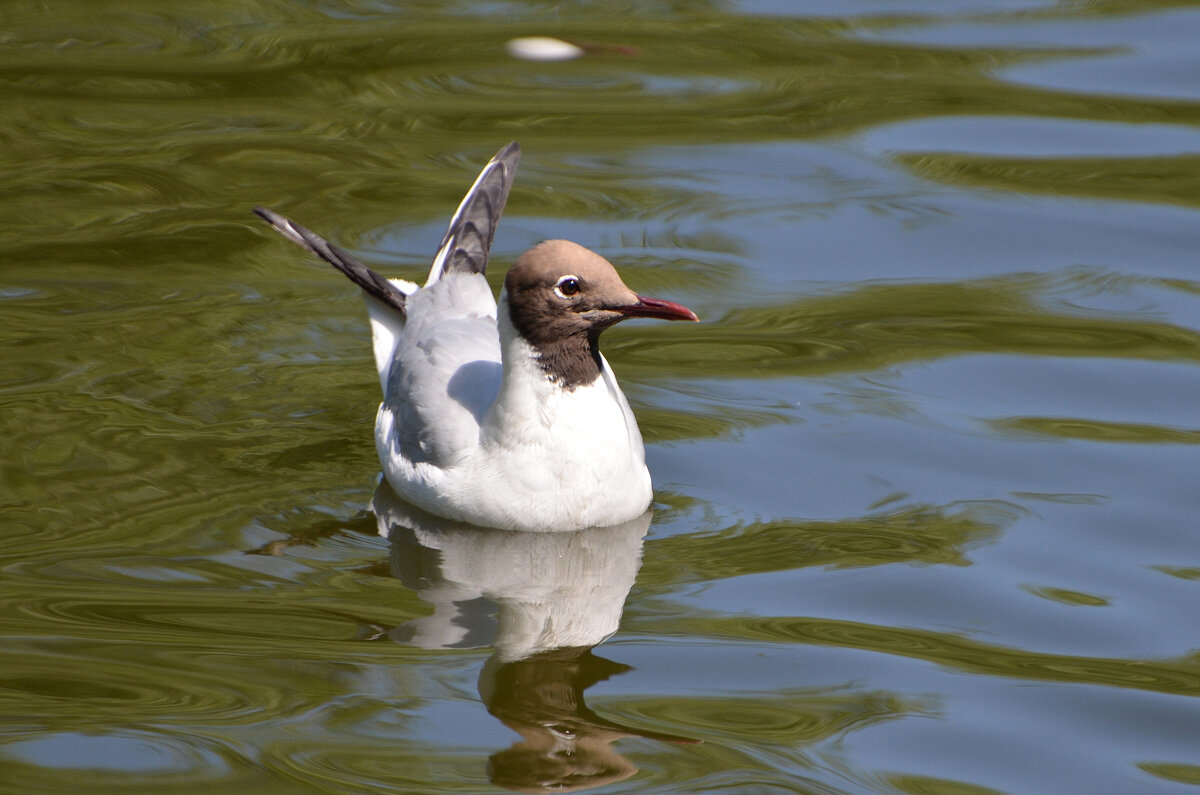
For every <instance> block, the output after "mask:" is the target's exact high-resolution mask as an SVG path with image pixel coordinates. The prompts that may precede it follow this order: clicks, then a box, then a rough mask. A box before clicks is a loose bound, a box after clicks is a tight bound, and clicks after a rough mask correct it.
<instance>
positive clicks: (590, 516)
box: [255, 143, 696, 531]
mask: <svg viewBox="0 0 1200 795" xmlns="http://www.w3.org/2000/svg"><path fill="white" fill-rule="evenodd" d="M519 158H520V147H519V146H517V144H515V143H513V144H509V145H508V146H507V147H505V148H504V149H502V150H500V152H498V153H497V155H496V156H495V157H494V158H492V160H491V161H490V162H489V163H488V164H487V165H486V166H485V167H484V169H483V171H482V172H481V173H480V175H479V178H478V179H477V180H476V181H475V184H474V185H472V186H471V189H470V190H469V191H468V192H467V195H466V197H465V198H464V199H463V201H462V204H460V205H459V207H458V210H457V211H456V212H455V214H454V216H453V217H452V218H451V219H450V225H449V227H448V229H447V231H446V235H445V237H444V238H443V239H442V244H441V246H440V247H439V250H438V252H437V255H436V256H435V257H434V260H433V266H432V268H431V269H430V272H429V278H428V280H427V281H426V282H425V285H424V286H422V287H418V286H417V285H416V284H413V283H412V282H407V281H403V280H388V279H384V278H383V277H382V276H380V275H379V274H378V273H375V272H374V271H372V270H371V269H370V268H368V267H367V266H365V265H363V264H362V263H361V262H359V261H358V260H356V259H354V257H352V256H350V255H348V254H346V253H345V252H343V251H341V250H340V249H338V248H337V247H336V246H333V245H332V244H330V243H329V242H328V241H327V240H325V239H324V238H322V237H320V236H318V235H315V234H313V233H312V232H310V231H309V230H307V229H305V228H304V227H302V226H299V225H298V224H294V223H292V222H291V221H289V220H288V219H286V218H284V217H283V216H281V215H279V214H278V213H275V212H273V211H271V210H268V209H266V208H262V207H260V208H258V209H256V211H255V212H257V213H258V214H259V215H260V216H262V217H263V218H264V219H265V220H266V221H267V222H268V223H270V224H271V225H272V226H273V227H275V229H276V230H278V231H279V232H280V233H281V234H282V235H283V236H284V237H286V238H288V239H289V240H291V241H293V242H294V243H297V244H299V245H301V246H304V247H305V248H307V249H309V250H310V251H312V252H314V253H316V254H317V255H318V256H320V257H321V258H322V259H324V260H326V261H327V262H329V263H330V264H331V265H333V266H334V267H335V268H337V269H338V270H339V271H341V272H342V273H343V274H345V275H346V276H347V277H348V278H349V279H350V280H351V281H353V282H354V283H355V284H357V285H358V286H359V287H361V288H362V289H363V291H364V295H365V296H366V301H367V313H368V315H369V317H370V319H371V333H372V337H373V343H372V344H373V349H374V352H375V364H376V367H377V368H378V371H379V383H380V386H381V387H382V389H383V403H382V404H381V405H380V407H379V414H378V416H377V418H376V421H375V445H376V448H377V449H378V451H379V460H380V462H381V463H382V465H383V471H384V475H385V476H386V477H387V480H388V482H389V483H390V484H391V485H392V487H393V488H394V489H395V490H396V492H397V493H399V494H400V496H402V497H404V498H405V499H407V500H410V501H411V502H413V503H414V504H416V505H417V506H418V507H420V508H423V509H424V510H426V511H428V512H429V513H432V514H435V515H437V516H441V517H444V518H448V519H452V520H456V521H461V522H469V523H471V524H476V525H483V526H486V527H493V528H500V529H505V530H534V531H553V530H580V529H583V528H585V527H604V526H611V525H616V524H621V523H623V522H627V521H630V520H632V519H634V518H635V517H637V516H640V515H641V514H642V513H643V512H644V511H645V510H646V509H647V508H648V507H649V505H650V500H651V496H652V491H651V485H650V473H649V471H648V470H647V469H646V461H645V452H644V450H643V447H642V435H641V432H640V431H639V430H638V426H637V421H636V420H635V419H634V416H633V412H632V411H630V409H629V403H628V401H626V400H625V396H624V395H623V394H622V393H621V389H620V387H618V386H617V379H616V377H615V376H614V375H613V372H612V369H611V368H610V367H609V366H608V362H607V361H605V360H604V357H603V356H601V355H600V351H599V346H598V338H599V335H600V332H601V331H603V330H604V329H606V328H608V327H609V326H611V325H613V324H614V323H617V322H619V321H621V320H623V319H625V318H628V317H657V318H662V319H667V320H696V315H695V313H693V312H692V311H691V310H690V309H687V308H686V307H682V306H680V305H678V304H674V303H671V302H670V301H662V300H659V299H654V298H646V297H644V296H640V295H637V294H636V293H634V292H633V291H632V290H630V289H629V288H628V287H626V286H625V284H624V283H623V282H622V281H621V279H620V276H618V275H617V272H616V269H615V268H614V267H613V266H612V263H610V262H608V261H607V260H605V259H604V258H603V257H601V256H600V255H598V254H595V253H594V252H591V251H588V250H587V249H585V248H583V247H582V246H578V245H576V244H574V243H569V242H567V241H564V240H556V241H546V242H544V243H542V244H539V245H538V246H535V247H534V248H532V249H530V250H529V251H527V252H525V253H524V254H522V255H521V256H520V257H518V258H517V261H516V263H514V265H513V266H512V268H510V269H509V272H508V274H507V275H506V277H505V288H504V290H503V291H502V292H501V295H500V301H499V304H497V302H496V300H495V299H494V298H493V297H492V291H491V287H490V286H489V285H488V282H487V279H486V278H485V276H484V273H485V272H486V267H487V258H488V251H489V249H490V247H491V243H492V235H493V234H494V232H495V228H496V223H497V222H498V221H499V219H500V213H501V210H502V209H503V207H504V203H505V201H506V200H507V197H508V192H509V188H510V187H511V185H512V178H513V174H514V170H515V168H516V165H517V161H518V159H519Z"/></svg>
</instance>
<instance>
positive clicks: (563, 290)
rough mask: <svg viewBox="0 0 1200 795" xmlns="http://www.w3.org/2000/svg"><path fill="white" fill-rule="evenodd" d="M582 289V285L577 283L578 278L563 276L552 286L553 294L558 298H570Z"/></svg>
mask: <svg viewBox="0 0 1200 795" xmlns="http://www.w3.org/2000/svg"><path fill="white" fill-rule="evenodd" d="M582 289H583V285H582V284H580V283H579V277H578V276H564V277H562V278H561V279H559V280H558V283H557V284H555V285H554V292H556V293H558V295H559V297H560V298H570V297H571V296H573V295H578V294H579V291H580V290H582Z"/></svg>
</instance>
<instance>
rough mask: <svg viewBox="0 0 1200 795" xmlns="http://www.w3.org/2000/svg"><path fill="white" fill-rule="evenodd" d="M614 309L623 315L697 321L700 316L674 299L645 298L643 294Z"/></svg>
mask: <svg viewBox="0 0 1200 795" xmlns="http://www.w3.org/2000/svg"><path fill="white" fill-rule="evenodd" d="M615 311H617V312H620V313H621V314H622V315H624V316H625V317H657V318H662V319H663V320H691V321H697V322H698V321H699V320H700V318H698V317H696V313H695V312H693V311H692V310H690V309H688V308H687V307H686V306H683V305H681V304H677V303H675V302H674V301H663V300H660V299H658V298H647V297H645V296H644V295H639V296H638V297H637V303H636V304H630V305H628V306H621V307H616V309H615Z"/></svg>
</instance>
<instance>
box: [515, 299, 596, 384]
mask: <svg viewBox="0 0 1200 795" xmlns="http://www.w3.org/2000/svg"><path fill="white" fill-rule="evenodd" d="M513 314H515V315H516V317H513V328H515V329H516V331H517V333H518V334H520V335H521V337H522V338H523V339H524V340H525V341H526V342H528V343H529V346H530V347H531V348H533V350H534V352H535V353H536V354H537V363H538V366H539V367H541V368H542V371H543V372H545V373H546V377H547V378H549V379H550V380H551V381H553V382H554V383H556V384H558V385H559V386H561V387H562V388H563V389H566V390H567V391H568V392H569V391H571V390H573V389H575V387H579V386H587V385H588V384H591V383H593V382H595V380H596V379H597V378H599V377H600V371H601V359H600V330H599V329H587V328H580V327H579V324H578V323H572V322H570V321H571V320H574V318H559V320H560V322H555V319H553V318H550V319H547V318H545V317H542V318H538V317H529V316H528V315H529V314H530V313H513ZM533 314H535V315H536V313H533Z"/></svg>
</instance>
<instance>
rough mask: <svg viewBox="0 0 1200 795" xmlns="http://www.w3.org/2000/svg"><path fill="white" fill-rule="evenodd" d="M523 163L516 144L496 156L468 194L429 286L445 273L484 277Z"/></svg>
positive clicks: (452, 223)
mask: <svg viewBox="0 0 1200 795" xmlns="http://www.w3.org/2000/svg"><path fill="white" fill-rule="evenodd" d="M520 160H521V146H520V144H518V143H517V142H516V141H513V142H512V143H510V144H509V145H508V146H506V147H504V148H503V149H501V150H500V151H499V152H497V153H496V155H495V157H493V158H492V159H491V160H490V161H489V162H488V164H487V165H486V166H484V167H483V171H481V172H480V173H479V177H478V178H477V179H476V180H475V184H474V185H472V186H471V189H470V190H469V191H467V195H466V196H465V197H464V198H463V200H462V204H460V205H459V206H458V210H457V212H455V213H454V217H453V218H451V219H450V225H449V226H448V227H447V229H446V234H445V236H444V237H443V238H442V243H441V245H440V246H438V253H437V256H435V257H434V259H433V267H432V268H431V269H430V271H429V280H428V281H426V282H425V284H426V285H427V286H428V285H430V284H433V283H434V282H436V281H437V280H438V279H440V278H441V277H442V274H443V273H484V272H485V271H486V270H487V261H488V251H490V250H491V248H492V238H493V237H495V235H496V224H498V223H499V222H500V214H501V213H502V212H504V204H505V202H507V201H508V192H509V190H510V189H511V188H512V184H513V178H514V177H515V176H516V173H517V163H518V162H519V161H520Z"/></svg>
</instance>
